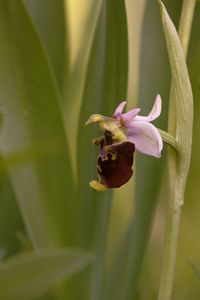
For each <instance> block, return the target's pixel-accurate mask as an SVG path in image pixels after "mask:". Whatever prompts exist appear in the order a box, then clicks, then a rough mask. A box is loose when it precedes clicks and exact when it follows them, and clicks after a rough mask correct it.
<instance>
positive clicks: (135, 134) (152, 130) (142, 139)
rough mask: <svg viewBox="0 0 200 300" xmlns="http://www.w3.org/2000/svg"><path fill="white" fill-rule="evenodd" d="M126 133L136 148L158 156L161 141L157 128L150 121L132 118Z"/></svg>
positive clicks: (160, 149)
mask: <svg viewBox="0 0 200 300" xmlns="http://www.w3.org/2000/svg"><path fill="white" fill-rule="evenodd" d="M126 135H127V139H128V140H129V141H130V142H132V143H134V144H135V148H136V150H138V151H140V152H142V153H144V154H148V155H152V156H155V157H160V155H161V151H162V148H163V141H162V138H161V136H160V134H159V132H158V130H157V128H156V127H155V126H154V125H152V124H151V123H148V122H144V121H135V120H134V121H132V124H131V126H130V127H129V128H128V129H127V131H126Z"/></svg>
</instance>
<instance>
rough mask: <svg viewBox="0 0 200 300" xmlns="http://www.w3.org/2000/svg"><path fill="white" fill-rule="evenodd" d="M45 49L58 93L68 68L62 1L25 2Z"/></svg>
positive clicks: (63, 4) (29, 0) (27, 0)
mask: <svg viewBox="0 0 200 300" xmlns="http://www.w3.org/2000/svg"><path fill="white" fill-rule="evenodd" d="M24 3H25V4H26V7H27V9H28V12H29V13H30V15H31V17H32V20H33V23H34V25H35V27H36V29H37V30H38V33H39V35H40V38H41V41H42V43H43V45H44V47H45V49H46V52H47V54H48V57H49V61H50V63H51V65H52V70H53V71H54V74H55V78H56V79H57V83H58V86H59V89H60V91H62V90H63V84H64V83H65V82H64V80H65V81H66V78H65V75H66V72H67V71H68V68H69V49H68V30H67V21H66V15H65V1H64V0H59V1H55V0H42V1H40V0H25V1H24Z"/></svg>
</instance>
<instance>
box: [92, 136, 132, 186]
mask: <svg viewBox="0 0 200 300" xmlns="http://www.w3.org/2000/svg"><path fill="white" fill-rule="evenodd" d="M100 147H101V149H100V154H99V157H98V168H97V171H98V174H99V178H100V183H101V184H103V185H105V186H106V187H107V188H117V187H120V186H122V185H123V184H125V183H126V182H127V181H129V179H130V178H131V177H132V175H133V170H132V165H133V154H134V152H135V145H134V144H133V143H131V142H129V141H125V142H121V143H114V141H113V139H112V134H111V133H110V132H109V131H106V132H105V135H104V138H102V140H101V143H100Z"/></svg>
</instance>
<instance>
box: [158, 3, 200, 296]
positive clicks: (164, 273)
mask: <svg viewBox="0 0 200 300" xmlns="http://www.w3.org/2000/svg"><path fill="white" fill-rule="evenodd" d="M195 2H196V1H195V0H184V1H183V6H182V12H181V18H180V25H179V37H180V41H181V44H182V47H183V51H184V54H185V56H186V55H187V51H188V45H189V39H190V32H191V26H192V20H193V14H194V8H195ZM174 95H175V88H174V86H173V84H172V86H171V92H170V107H171V109H170V110H169V126H168V132H169V133H170V134H171V135H172V136H177V114H176V113H174V112H175V107H176V105H175V103H174V99H175V97H174ZM172 108H173V109H172ZM188 155H189V156H190V153H189V154H188ZM168 159H169V185H170V186H169V203H168V211H167V217H166V226H165V238H164V250H163V261H162V266H161V279H160V287H159V295H158V299H159V300H170V299H171V297H172V290H173V282H174V274H175V264H176V252H177V244H178V235H179V224H180V218H181V208H182V204H183V202H184V189H185V177H184V176H185V175H184V169H183V168H182V166H183V165H184V157H182V149H180V159H179V160H177V156H176V155H175V153H174V151H169V157H168ZM186 176H187V175H186ZM183 177H184V178H183Z"/></svg>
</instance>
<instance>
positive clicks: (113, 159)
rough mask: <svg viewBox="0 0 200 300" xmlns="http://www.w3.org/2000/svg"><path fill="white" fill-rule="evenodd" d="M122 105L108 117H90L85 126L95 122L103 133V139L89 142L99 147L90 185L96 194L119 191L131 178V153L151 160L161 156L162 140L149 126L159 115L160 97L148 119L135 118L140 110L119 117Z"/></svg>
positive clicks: (158, 96) (138, 116) (156, 100)
mask: <svg viewBox="0 0 200 300" xmlns="http://www.w3.org/2000/svg"><path fill="white" fill-rule="evenodd" d="M125 105H126V102H125V101H124V102H121V103H120V104H119V105H118V107H117V108H116V110H115V112H114V114H113V116H112V117H106V116H102V115H98V114H94V115H92V116H90V118H89V119H88V121H87V122H86V124H90V123H96V122H98V123H99V126H100V129H101V130H102V131H103V132H104V136H103V137H100V138H97V139H94V140H93V143H94V144H97V145H100V153H99V157H98V168H97V171H98V175H99V181H96V180H93V181H91V182H90V185H91V186H92V187H93V188H94V189H96V190H105V189H107V188H112V187H120V186H121V185H123V184H124V183H126V182H127V181H128V180H129V179H130V178H131V176H132V174H133V171H132V164H133V154H134V151H135V150H137V151H139V152H141V153H144V154H147V155H151V156H154V157H160V155H161V151H162V148H163V141H162V138H161V136H160V133H159V131H158V129H157V128H156V127H155V126H154V125H153V124H151V123H150V122H151V121H153V120H155V119H156V118H158V117H159V115H160V113H161V106H162V100H161V97H160V95H157V97H156V99H155V103H154V105H153V108H152V110H151V112H150V113H149V114H148V116H140V115H138V114H139V112H140V108H134V109H132V110H130V111H128V112H127V113H122V112H123V109H124V107H125Z"/></svg>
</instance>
